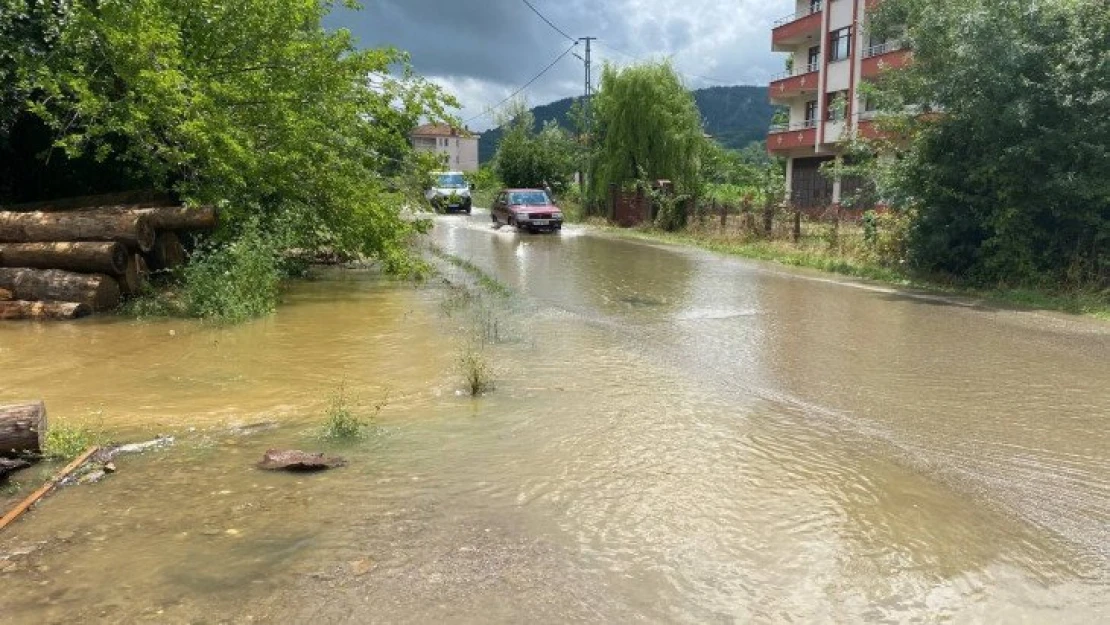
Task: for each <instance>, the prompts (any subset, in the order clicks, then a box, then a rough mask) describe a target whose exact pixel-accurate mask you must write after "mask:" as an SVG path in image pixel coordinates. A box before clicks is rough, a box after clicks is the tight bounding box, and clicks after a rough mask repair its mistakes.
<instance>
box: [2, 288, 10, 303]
mask: <svg viewBox="0 0 1110 625" xmlns="http://www.w3.org/2000/svg"><path fill="white" fill-rule="evenodd" d="M11 298H12V292H11V291H9V290H7V289H0V302H6V301H8V300H10V299H11Z"/></svg>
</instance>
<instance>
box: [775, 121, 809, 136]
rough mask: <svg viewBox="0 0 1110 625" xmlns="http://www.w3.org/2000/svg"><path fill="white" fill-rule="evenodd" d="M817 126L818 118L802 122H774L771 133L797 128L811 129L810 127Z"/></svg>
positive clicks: (791, 130)
mask: <svg viewBox="0 0 1110 625" xmlns="http://www.w3.org/2000/svg"><path fill="white" fill-rule="evenodd" d="M816 127H817V120H816V119H807V120H805V121H801V122H794V123H792V124H773V125H772V126H771V131H770V132H771V134H778V133H780V132H793V131H795V130H809V129H810V128H816Z"/></svg>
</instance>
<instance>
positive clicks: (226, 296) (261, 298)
mask: <svg viewBox="0 0 1110 625" xmlns="http://www.w3.org/2000/svg"><path fill="white" fill-rule="evenodd" d="M280 280H281V269H280V265H279V262H278V253H277V250H276V249H275V246H274V244H273V243H272V242H271V241H269V240H268V239H267V238H266V237H265V236H264V235H262V234H260V233H259V232H258V231H257V230H253V229H252V230H249V231H248V232H247V233H246V234H245V235H243V236H242V237H240V238H239V239H237V240H235V241H232V242H231V243H229V244H227V245H224V246H221V247H215V248H211V249H209V250H208V251H204V252H200V253H199V254H198V255H197V256H196V257H194V258H193V260H192V262H191V263H189V265H188V266H187V267H186V268H185V287H184V290H183V293H182V299H183V301H184V307H185V310H186V311H187V312H188V314H190V315H192V316H195V317H203V318H207V319H218V320H222V321H232V322H237V321H245V320H247V319H251V318H254V317H261V316H263V315H267V314H269V313H271V312H273V310H274V308H275V306H276V305H277V297H278V283H279V282H280Z"/></svg>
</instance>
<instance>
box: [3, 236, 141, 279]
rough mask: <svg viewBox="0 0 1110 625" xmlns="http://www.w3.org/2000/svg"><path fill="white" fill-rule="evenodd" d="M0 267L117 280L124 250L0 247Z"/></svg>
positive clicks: (92, 245)
mask: <svg viewBox="0 0 1110 625" xmlns="http://www.w3.org/2000/svg"><path fill="white" fill-rule="evenodd" d="M0 267H25V268H28V269H65V270H67V271H77V272H80V273H106V274H109V275H113V276H118V275H121V274H123V273H124V272H125V271H127V247H126V246H124V245H121V244H119V243H112V242H106V243H95V242H84V243H0Z"/></svg>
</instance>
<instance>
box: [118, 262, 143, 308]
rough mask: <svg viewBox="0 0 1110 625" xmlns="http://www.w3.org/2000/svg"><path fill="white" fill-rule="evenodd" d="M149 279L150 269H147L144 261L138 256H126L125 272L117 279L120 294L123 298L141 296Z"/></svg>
mask: <svg viewBox="0 0 1110 625" xmlns="http://www.w3.org/2000/svg"><path fill="white" fill-rule="evenodd" d="M149 278H150V268H149V267H147V264H146V259H144V258H143V257H142V255H140V254H132V255H130V256H128V257H127V271H125V272H124V273H123V275H122V276H120V277H119V290H120V294H121V295H123V296H125V297H137V296H138V295H141V294H142V292H143V288H144V287H145V286H146V284H147V281H148V280H149Z"/></svg>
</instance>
